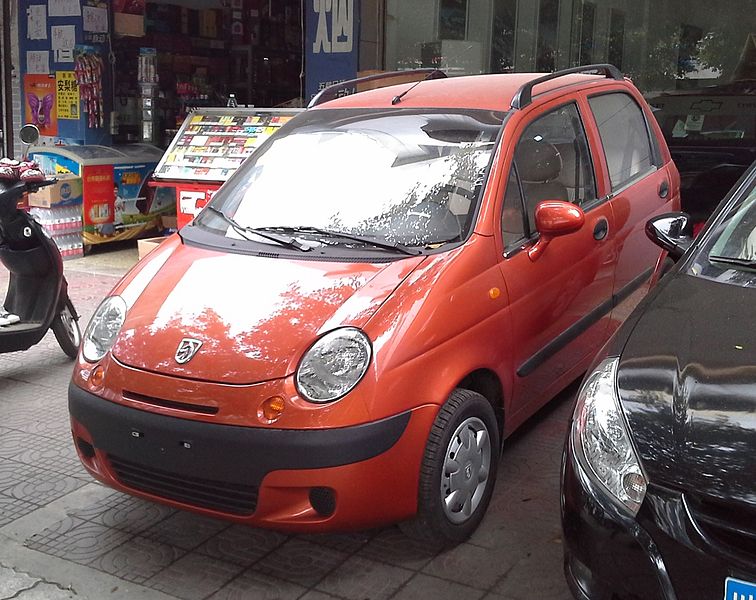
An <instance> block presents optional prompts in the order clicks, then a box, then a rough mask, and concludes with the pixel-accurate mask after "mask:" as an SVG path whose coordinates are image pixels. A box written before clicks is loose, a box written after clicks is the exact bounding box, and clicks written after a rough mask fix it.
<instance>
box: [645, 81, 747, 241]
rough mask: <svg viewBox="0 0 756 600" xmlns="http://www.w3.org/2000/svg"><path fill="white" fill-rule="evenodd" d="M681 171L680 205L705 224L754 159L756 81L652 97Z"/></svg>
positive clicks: (662, 127)
mask: <svg viewBox="0 0 756 600" xmlns="http://www.w3.org/2000/svg"><path fill="white" fill-rule="evenodd" d="M648 102H649V104H650V105H651V106H652V108H653V109H654V116H655V117H656V120H657V121H658V122H659V126H660V127H661V129H662V132H663V134H664V139H665V140H666V142H667V145H668V146H669V151H670V152H671V153H672V159H673V160H674V161H675V165H677V169H678V170H679V171H680V183H681V189H680V194H681V203H682V209H683V210H684V211H686V212H687V213H688V214H689V215H691V217H692V218H693V221H694V223H695V224H696V230H698V228H699V227H700V226H701V225H703V222H704V221H706V219H708V218H709V216H710V215H711V213H712V212H714V210H715V209H716V207H717V205H718V204H719V203H720V201H721V200H722V199H723V198H724V197H725V196H726V195H727V192H728V191H729V190H730V188H731V187H732V186H733V184H734V183H735V182H736V181H737V180H738V179H740V177H741V175H743V173H744V172H745V171H746V169H748V167H749V166H750V165H751V163H752V162H753V161H754V160H756V80H753V79H741V80H737V81H733V82H731V83H726V84H721V85H715V86H708V87H703V88H697V89H691V90H677V91H674V92H666V93H663V94H660V95H658V96H655V97H653V98H649V100H648Z"/></svg>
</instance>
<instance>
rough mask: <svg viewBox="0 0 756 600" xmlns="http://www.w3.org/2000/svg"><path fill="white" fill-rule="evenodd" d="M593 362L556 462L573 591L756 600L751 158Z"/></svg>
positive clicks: (677, 236) (687, 232)
mask: <svg viewBox="0 0 756 600" xmlns="http://www.w3.org/2000/svg"><path fill="white" fill-rule="evenodd" d="M646 231H647V233H648V234H649V237H651V238H652V239H654V241H656V242H657V243H658V244H659V245H660V246H662V247H663V248H664V249H666V250H667V251H668V252H669V255H670V256H671V257H672V258H674V259H676V260H677V263H676V264H675V266H674V267H673V268H672V269H671V270H670V271H669V272H668V273H667V274H666V275H664V276H663V277H662V278H661V279H660V280H659V282H658V283H657V284H656V285H655V286H654V287H653V289H652V291H651V292H650V293H649V295H648V296H647V297H646V298H645V299H644V300H643V301H642V302H641V303H640V304H639V305H638V307H637V308H636V310H635V311H634V312H633V313H632V314H631V315H630V317H629V318H628V319H627V321H626V322H625V323H624V324H623V326H622V327H621V328H620V329H619V330H618V332H617V333H616V334H615V336H614V337H613V338H612V340H610V342H609V343H608V344H607V346H606V347H605V348H604V349H603V350H602V352H601V354H600V355H599V356H598V357H597V359H596V362H595V364H594V366H593V368H592V369H591V370H589V372H588V375H587V376H586V378H585V380H584V382H583V384H582V386H581V389H580V391H579V393H578V397H577V402H576V407H575V411H574V414H573V417H572V422H571V425H570V429H569V434H568V436H567V441H566V444H565V451H564V456H563V461H562V498H561V500H562V525H563V529H564V538H565V546H564V549H565V573H566V577H567V580H568V583H569V585H570V588H571V590H572V593H573V595H574V596H575V597H576V598H579V599H588V598H590V599H592V600H604V599H606V600H609V599H612V600H624V599H657V598H659V599H662V598H663V599H667V600H668V599H678V600H686V599H696V600H753V598H756V325H755V324H754V322H755V320H756V165H755V166H754V167H752V168H750V169H749V170H748V171H747V172H746V174H744V175H743V177H742V178H741V179H740V180H739V181H738V183H737V184H736V185H735V187H734V188H733V190H732V191H731V193H730V194H729V195H728V196H727V197H726V198H725V199H724V200H723V202H722V204H721V205H720V206H719V208H718V209H717V211H716V212H715V214H714V215H713V217H712V219H711V220H710V221H709V222H708V224H707V226H706V228H705V229H704V230H703V231H702V232H701V234H700V235H699V236H698V237H697V238H696V239H695V241H694V239H693V237H692V220H691V219H690V217H689V216H688V215H686V214H684V213H672V214H666V215H662V216H659V217H656V218H655V219H653V220H652V221H650V222H649V223H648V225H647V228H646Z"/></svg>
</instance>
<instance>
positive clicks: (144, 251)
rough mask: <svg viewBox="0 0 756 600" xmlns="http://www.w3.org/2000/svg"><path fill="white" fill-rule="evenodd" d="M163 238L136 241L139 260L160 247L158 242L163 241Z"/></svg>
mask: <svg viewBox="0 0 756 600" xmlns="http://www.w3.org/2000/svg"><path fill="white" fill-rule="evenodd" d="M165 239H167V238H165V237H154V238H146V239H143V240H137V252H138V253H139V260H142V259H143V258H144V257H145V256H147V255H148V254H149V253H150V252H152V251H153V250H154V249H155V248H157V247H158V246H159V245H160V242H162V241H163V240H165Z"/></svg>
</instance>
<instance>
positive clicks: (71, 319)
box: [51, 300, 81, 358]
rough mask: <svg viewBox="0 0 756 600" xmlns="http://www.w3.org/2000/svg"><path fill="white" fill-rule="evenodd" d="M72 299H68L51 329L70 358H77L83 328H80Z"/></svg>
mask: <svg viewBox="0 0 756 600" xmlns="http://www.w3.org/2000/svg"><path fill="white" fill-rule="evenodd" d="M75 315H76V311H75V310H74V307H73V305H72V304H71V301H70V300H66V305H65V306H64V307H63V310H61V311H60V312H59V313H58V314H57V315H56V316H55V319H53V322H52V325H51V329H52V330H53V333H54V334H55V339H56V340H58V344H60V347H61V349H62V350H63V352H65V353H66V355H67V356H68V357H69V358H76V355H77V354H78V353H79V344H81V330H80V329H79V321H78V317H76V316H75Z"/></svg>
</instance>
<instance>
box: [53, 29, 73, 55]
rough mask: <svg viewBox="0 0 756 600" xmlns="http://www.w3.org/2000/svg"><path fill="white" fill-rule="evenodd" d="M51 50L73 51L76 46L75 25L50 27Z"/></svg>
mask: <svg viewBox="0 0 756 600" xmlns="http://www.w3.org/2000/svg"><path fill="white" fill-rule="evenodd" d="M50 37H51V38H52V49H53V50H73V49H74V46H76V25H53V26H52V27H50Z"/></svg>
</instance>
